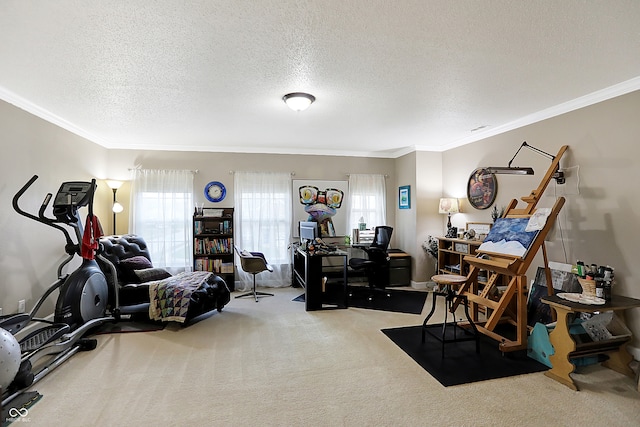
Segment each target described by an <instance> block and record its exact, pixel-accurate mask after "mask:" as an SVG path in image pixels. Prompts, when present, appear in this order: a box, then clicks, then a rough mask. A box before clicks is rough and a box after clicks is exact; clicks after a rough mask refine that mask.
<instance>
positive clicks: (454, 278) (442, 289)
mask: <svg viewBox="0 0 640 427" xmlns="http://www.w3.org/2000/svg"><path fill="white" fill-rule="evenodd" d="M431 280H432V281H434V282H435V283H437V284H438V287H439V289H438V290H437V291H436V290H435V289H434V291H433V302H432V304H431V311H430V312H429V314H427V317H426V318H425V319H424V322H422V343H423V344H424V342H425V333H429V334H430V335H432V336H433V337H435V338H437V339H438V340H439V341H440V342H441V343H442V357H443V358H444V345H445V344H447V343H452V342H460V341H471V340H475V342H476V353H480V335H479V333H478V329H477V328H476V325H475V323H473V321H472V320H471V316H470V315H469V305H468V301H467V297H466V296H464V295H457V294H456V292H457V290H458V289H459V288H460V286H462V285H463V284H464V283H465V282H466V281H467V278H466V277H465V276H459V275H457V274H436V275H435V276H433V277H431ZM439 296H441V297H444V298H445V301H446V305H445V311H444V323H442V334H441V336H438V335H436V334H434V333H433V332H431V331H430V330H429V328H432V327H434V326H440V325H438V324H436V325H427V322H428V321H429V319H431V316H433V313H434V312H435V311H436V298H437V297H439ZM456 298H461V299H462V304H463V305H464V314H465V316H466V317H467V321H468V322H469V326H470V327H471V331H472V332H470V331H469V329H467V328H463V327H462V326H460V325H458V322H457V321H456V315H455V313H453V321H452V322H448V321H447V317H448V316H449V312H450V311H451V308H452V306H453V303H454V300H455V299H456ZM447 326H452V327H453V338H452V339H451V338H447V336H446V332H447ZM458 328H460V329H461V330H462V331H463V332H464V333H465V335H466V337H461V338H458V336H457V334H456V331H457V329H458Z"/></svg>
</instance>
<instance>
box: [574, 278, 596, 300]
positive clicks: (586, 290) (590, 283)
mask: <svg viewBox="0 0 640 427" xmlns="http://www.w3.org/2000/svg"><path fill="white" fill-rule="evenodd" d="M578 282H580V286H582V294H583V295H586V296H589V297H595V296H596V281H595V280H588V279H583V278H580V277H578Z"/></svg>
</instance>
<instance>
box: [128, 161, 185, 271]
mask: <svg viewBox="0 0 640 427" xmlns="http://www.w3.org/2000/svg"><path fill="white" fill-rule="evenodd" d="M193 174H194V172H193V171H185V170H145V169H135V170H133V171H132V172H131V204H130V206H131V213H130V217H129V224H130V227H129V228H130V229H131V232H132V233H134V234H137V235H139V236H141V237H142V238H143V239H144V240H145V242H147V245H148V247H149V252H150V254H151V260H152V262H153V265H154V267H164V268H166V269H167V270H169V271H170V272H172V273H176V272H180V271H190V270H191V269H193V266H192V264H191V257H192V256H193V250H192V248H193V236H192V233H191V229H192V218H193V217H192V215H193V210H194V202H193Z"/></svg>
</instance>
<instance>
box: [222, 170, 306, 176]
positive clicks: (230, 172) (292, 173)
mask: <svg viewBox="0 0 640 427" xmlns="http://www.w3.org/2000/svg"><path fill="white" fill-rule="evenodd" d="M236 172H247V171H234V170H230V171H229V175H233V174H234V173H236ZM252 172H254V171H252ZM289 173H290V174H291V176H296V171H291V172H289Z"/></svg>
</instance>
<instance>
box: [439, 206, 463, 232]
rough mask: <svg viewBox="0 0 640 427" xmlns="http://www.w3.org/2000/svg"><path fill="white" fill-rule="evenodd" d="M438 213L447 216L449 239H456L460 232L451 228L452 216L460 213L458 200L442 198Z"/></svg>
mask: <svg viewBox="0 0 640 427" xmlns="http://www.w3.org/2000/svg"><path fill="white" fill-rule="evenodd" d="M438 212H439V213H441V214H447V237H456V234H457V231H458V230H457V229H456V230H453V229H454V228H455V227H452V226H451V214H457V213H458V212H460V206H459V204H458V199H455V198H452V197H443V198H441V199H440V204H439V205H438Z"/></svg>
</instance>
